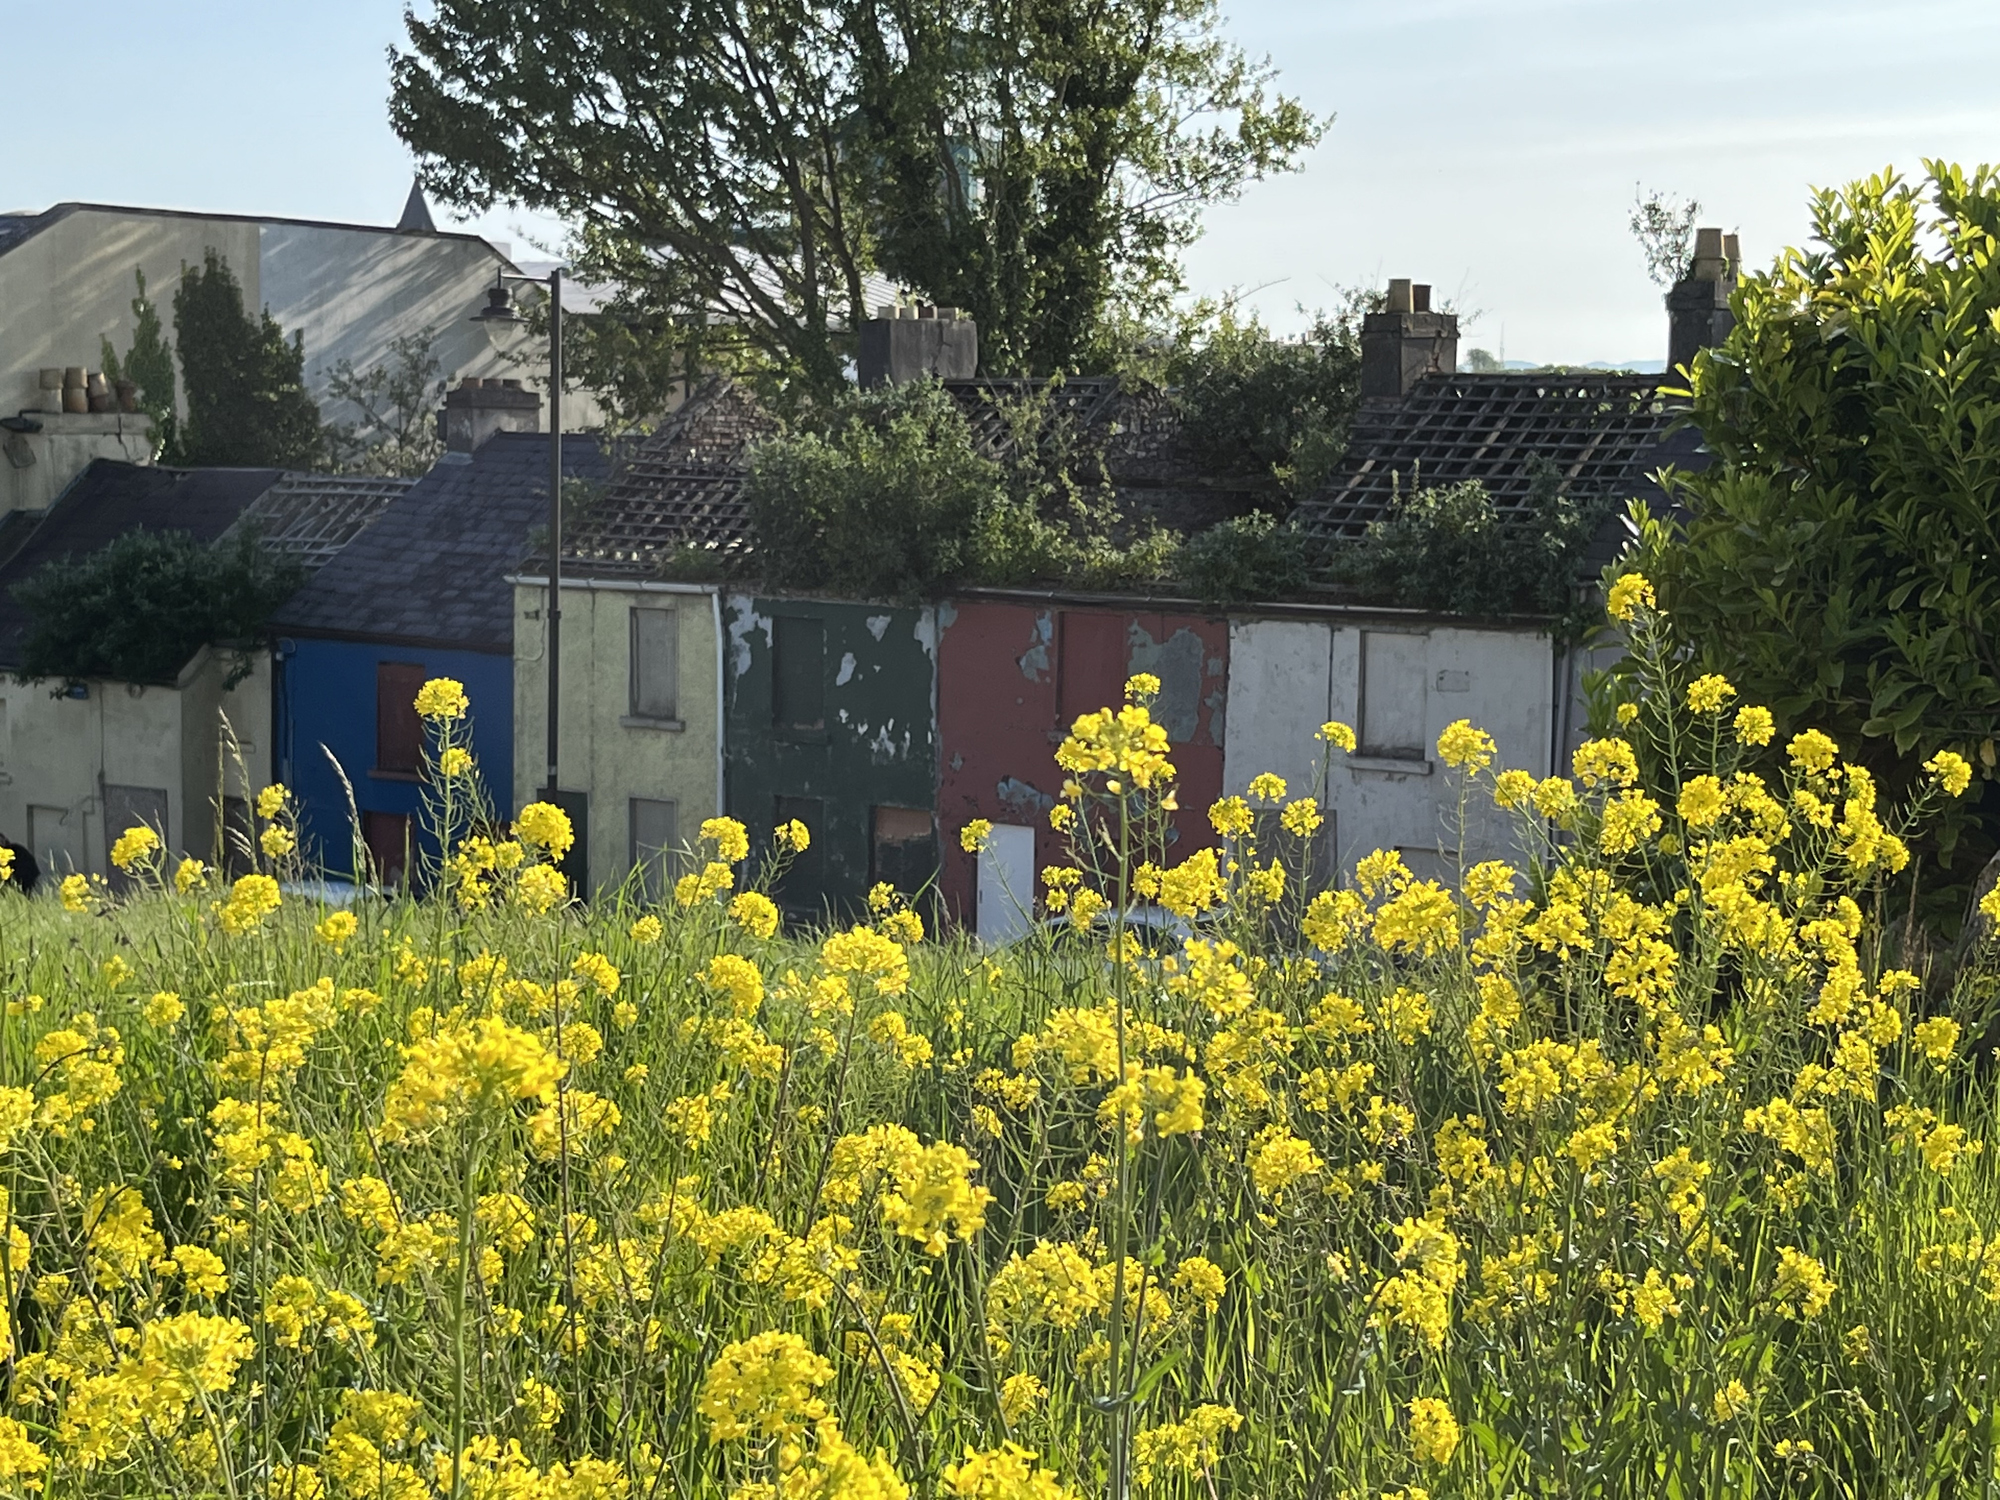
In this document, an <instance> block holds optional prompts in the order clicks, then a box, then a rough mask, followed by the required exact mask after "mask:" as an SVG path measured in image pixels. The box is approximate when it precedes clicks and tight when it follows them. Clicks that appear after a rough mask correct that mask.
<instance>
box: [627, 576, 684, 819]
mask: <svg viewBox="0 0 2000 1500" xmlns="http://www.w3.org/2000/svg"><path fill="white" fill-rule="evenodd" d="M679 685H680V630H679V616H678V614H677V613H676V612H675V611H674V610H673V609H671V608H669V609H654V608H650V607H648V608H644V609H634V610H633V611H632V689H631V704H630V707H629V708H628V709H627V712H628V713H630V714H631V716H632V717H633V718H635V719H677V718H679V717H680V714H679V712H678V710H679V707H680V697H679V693H678V691H677V689H678V688H679ZM668 805H669V806H672V804H671V803H669V804H668Z"/></svg>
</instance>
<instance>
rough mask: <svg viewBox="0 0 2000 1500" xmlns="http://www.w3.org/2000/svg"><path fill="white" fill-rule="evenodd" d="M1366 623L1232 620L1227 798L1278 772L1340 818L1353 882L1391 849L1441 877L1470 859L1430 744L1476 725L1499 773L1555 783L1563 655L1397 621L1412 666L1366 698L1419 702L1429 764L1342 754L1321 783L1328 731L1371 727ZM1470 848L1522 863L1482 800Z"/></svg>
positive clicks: (1490, 635) (1453, 787)
mask: <svg viewBox="0 0 2000 1500" xmlns="http://www.w3.org/2000/svg"><path fill="white" fill-rule="evenodd" d="M1368 628H1371V627H1369V626H1368V625H1366V624H1364V623H1361V622H1352V623H1350V622H1349V621H1346V620H1342V621H1338V622H1332V621H1324V622H1323V621H1318V620H1236V621H1233V622H1232V623H1231V625H1230V632H1229V713H1228V719H1227V725H1226V734H1225V742H1224V746H1223V783H1224V789H1225V791H1228V792H1235V793H1240V792H1243V791H1245V790H1246V789H1247V788H1248V786H1249V784H1250V781H1251V780H1252V778H1254V777H1255V776H1257V775H1258V774H1259V773H1261V772H1264V771H1275V772H1276V773H1277V774H1278V775H1280V776H1283V777H1284V778H1285V781H1286V784H1287V786H1288V788H1289V789H1290V791H1291V794H1292V795H1294V796H1297V795H1301V794H1307V793H1309V794H1311V795H1315V796H1317V797H1319V798H1320V800H1321V803H1322V804H1323V805H1324V806H1326V807H1327V808H1328V809H1329V810H1330V811H1331V812H1332V814H1333V817H1334V839H1335V851H1334V858H1335V862H1336V865H1337V867H1338V868H1339V870H1340V871H1341V873H1342V876H1343V877H1345V876H1346V875H1347V874H1349V873H1351V872H1352V870H1353V868H1354V865H1355V862H1356V861H1357V860H1359V859H1361V858H1362V857H1364V856H1365V855H1367V854H1369V853H1371V852H1372V851H1374V850H1376V849H1389V848H1393V849H1399V850H1401V851H1403V855H1404V858H1405V860H1406V861H1407V862H1408V863H1409V864H1410V866H1411V867H1412V868H1413V869H1417V870H1418V871H1419V872H1420V873H1423V874H1426V875H1438V876H1440V877H1441V876H1442V875H1444V874H1445V873H1447V872H1448V871H1450V870H1455V869H1456V868H1457V866H1458V864H1459V861H1460V858H1461V851H1460V848H1459V845H1460V843H1461V835H1460V832H1459V808H1458V782H1457V779H1456V778H1455V777H1454V776H1453V775H1451V774H1450V773H1449V772H1448V771H1447V770H1446V768H1445V766H1444V765H1443V764H1442V763H1441V762H1439V761H1437V760H1436V759H1435V752H1434V750H1432V749H1430V748H1429V747H1432V746H1434V745H1435V743H1436V741H1437V737H1438V735H1439V734H1440V733H1441V732H1442V731H1443V729H1444V727H1445V726H1446V725H1447V724H1449V723H1451V722H1452V721H1454V720H1456V719H1469V720H1471V721H1472V723H1473V724H1475V725H1477V726H1478V727H1479V728H1481V729H1484V730H1486V731H1487V732H1488V733H1489V734H1491V735H1492V736H1493V738H1494V741H1495V743H1496V744H1497V745H1498V747H1499V757H1498V760H1497V762H1496V765H1497V766H1501V767H1505V766H1518V767H1520V768H1521V769H1523V770H1526V771H1530V772H1533V773H1534V774H1535V775H1536V776H1538V777H1539V776H1546V775H1547V774H1549V769H1550V767H1549V754H1550V747H1551V743H1552V736H1553V735H1554V733H1555V712H1556V694H1555V658H1554V654H1553V647H1552V645H1551V642H1550V639H1549V637H1548V636H1547V635H1546V634H1544V633H1542V632H1538V631H1530V630H1520V629H1516V630H1507V629H1490V628H1489V629H1482V628H1476V627H1468V626H1462V625H1445V624H1437V623H1432V624H1423V623H1402V622H1395V623H1390V622H1386V621H1385V622H1384V623H1383V624H1382V625H1381V626H1380V627H1379V628H1381V629H1383V630H1385V631H1395V632H1398V633H1402V634H1406V635H1407V636H1408V637H1409V639H1408V640H1407V641H1406V642H1401V643H1398V644H1400V645H1402V646H1404V647H1405V649H1404V650H1403V652H1402V653H1401V655H1402V656H1403V657H1404V659H1405V661H1406V662H1407V663H1408V666H1407V668H1406V670H1405V672H1404V673H1403V674H1402V676H1401V679H1400V680H1398V681H1394V682H1371V683H1369V684H1368V691H1369V692H1371V693H1381V692H1394V693H1396V694H1398V695H1399V702H1400V703H1401V704H1402V705H1403V706H1405V707H1408V706H1411V704H1410V700H1411V699H1413V698H1414V699H1415V700H1417V701H1418V702H1419V703H1420V704H1421V721H1422V724H1423V730H1424V733H1423V742H1424V745H1425V747H1426V755H1425V758H1423V759H1402V758H1385V757H1373V756H1368V755H1365V754H1360V755H1354V756H1348V755H1342V754H1339V753H1335V754H1334V756H1333V757H1332V762H1331V769H1330V772H1329V774H1328V775H1327V777H1326V779H1325V781H1324V782H1323V783H1322V781H1321V778H1320V770H1319V765H1320V757H1321V754H1322V750H1323V747H1322V746H1321V744H1320V743H1319V741H1318V740H1317V739H1316V738H1315V735H1316V732H1317V731H1318V729H1319V726H1320V725H1321V724H1322V723H1324V722H1326V721H1327V720H1328V719H1338V720H1340V721H1341V722H1343V723H1346V724H1348V725H1351V726H1352V727H1353V728H1354V729H1355V731H1356V732H1357V733H1360V732H1362V728H1363V723H1362V719H1363V705H1362V702H1361V698H1362V690H1363V672H1362V654H1363V640H1362V636H1363V631H1364V630H1365V629H1368ZM1419 664H1420V665H1419ZM1363 748H1364V749H1366V748H1367V747H1366V746H1364V747H1363ZM1463 843H1464V850H1463V859H1464V861H1465V862H1466V863H1467V864H1470V863H1474V862H1476V861H1478V860H1481V859H1488V858H1509V857H1518V851H1516V850H1515V849H1514V847H1513V840H1512V837H1511V835H1510V831H1509V828H1508V825H1507V824H1506V822H1505V820H1503V819H1502V818H1500V817H1499V816H1498V815H1497V814H1496V813H1495V812H1494V810H1493V808H1492V805H1491V802H1490V800H1489V799H1488V798H1486V797H1484V796H1479V797H1475V798H1473V799H1471V801H1470V803H1469V806H1468V816H1467V820H1466V824H1465V831H1464V836H1463Z"/></svg>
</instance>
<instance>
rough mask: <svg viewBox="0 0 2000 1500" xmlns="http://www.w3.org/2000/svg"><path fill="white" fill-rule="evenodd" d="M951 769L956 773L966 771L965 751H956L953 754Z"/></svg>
mask: <svg viewBox="0 0 2000 1500" xmlns="http://www.w3.org/2000/svg"><path fill="white" fill-rule="evenodd" d="M951 768H952V769H953V770H954V771H963V770H964V769H965V753H964V752H963V751H961V750H954V751H952V752H951Z"/></svg>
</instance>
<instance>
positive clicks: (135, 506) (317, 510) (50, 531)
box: [0, 458, 413, 666]
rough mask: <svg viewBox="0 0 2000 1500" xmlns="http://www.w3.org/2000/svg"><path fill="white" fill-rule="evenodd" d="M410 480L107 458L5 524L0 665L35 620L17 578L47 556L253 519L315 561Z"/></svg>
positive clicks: (0, 560)
mask: <svg viewBox="0 0 2000 1500" xmlns="http://www.w3.org/2000/svg"><path fill="white" fill-rule="evenodd" d="M412 483H413V481H411V480H408V479H394V478H384V477H381V476H377V475H360V474H294V473H287V472H286V471H285V470H283V469H169V468H162V467H159V466H156V465H153V464H130V463H122V462H120V461H118V460H116V459H109V458H100V459H97V460H96V461H94V462H93V463H91V464H90V465H89V466H88V467H87V468H85V469H84V470H83V472H82V473H81V474H79V475H77V477H76V478H75V479H73V480H71V481H70V483H69V484H68V485H67V486H66V487H65V488H64V490H63V492H62V494H61V495H59V496H58V497H57V498H56V502H55V503H54V504H53V505H51V506H50V507H49V508H48V510H47V511H46V512H43V513H39V514H38V513H36V512H32V511H17V512H15V513H13V514H11V515H9V516H8V517H7V524H6V526H5V527H4V528H0V664H5V665H10V666H11V665H13V664H14V663H15V662H17V661H18V660H19V659H20V658H19V648H20V644H21V641H22V639H23V637H24V636H25V635H26V632H27V628H28V617H27V613H26V611H24V610H23V609H21V608H20V606H18V605H17V604H15V603H14V599H13V587H14V585H15V584H17V583H19V582H20V581H21V580H22V579H24V578H26V577H27V576H28V575H29V574H31V573H33V572H34V571H35V570H36V569H38V568H40V567H41V566H42V565H43V564H44V563H47V562H51V561H53V560H54V559H56V558H59V557H70V556H75V557H82V556H86V555H88V554H90V553H92V552H95V551H97V550H98V549H99V548H101V547H103V546H104V545H105V544H106V543H108V542H111V541H113V540H115V539H116V538H118V537H120V536H123V535H124V534H125V533H126V532H128V531H184V532H186V533H187V534H188V535H189V536H191V537H193V538H194V539H195V540H196V541H197V542H215V541H220V540H223V539H225V538H227V537H229V536H232V535H234V534H235V533H236V532H237V531H239V530H241V529H242V528H245V527H255V528H256V531H257V537H258V541H259V542H260V543H261V544H262V545H263V547H264V548H265V550H267V551H269V552H273V553H277V554H279V555H282V556H287V557H291V558H293V559H295V560H296V561H298V562H299V563H301V564H303V565H304V566H305V567H306V568H308V569H312V568H316V567H319V566H321V565H322V564H323V563H325V562H326V561H327V560H328V559H329V558H331V557H332V556H333V555H334V554H335V553H336V552H338V551H339V550H340V548H341V547H343V546H345V545H346V544H347V543H348V542H350V541H352V540H353V539H354V538H355V537H356V536H358V535H360V534H361V532H362V531H363V530H364V529H365V528H366V527H367V526H368V524H369V523H370V522H371V521H373V520H374V519H375V518H376V516H378V515H380V514H381V512H382V510H383V508H384V507H385V506H387V505H388V503H389V502H390V501H391V500H393V499H394V498H395V497H396V496H397V495H400V494H401V493H402V492H403V491H404V490H406V489H408V488H409V487H410V485H411V484H412Z"/></svg>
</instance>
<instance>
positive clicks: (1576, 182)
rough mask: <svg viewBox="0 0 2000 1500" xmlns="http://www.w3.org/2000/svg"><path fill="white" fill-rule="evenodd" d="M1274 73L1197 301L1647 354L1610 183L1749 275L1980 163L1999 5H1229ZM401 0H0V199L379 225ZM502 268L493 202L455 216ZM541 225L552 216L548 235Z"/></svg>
mask: <svg viewBox="0 0 2000 1500" xmlns="http://www.w3.org/2000/svg"><path fill="white" fill-rule="evenodd" d="M1224 8H1225V11H1226V12H1227V14H1228V17H1229V27H1230V30H1231V31H1232V32H1233V34H1234V35H1235V36H1236V37H1237V38H1238V39H1239V40H1241V41H1242V42H1243V43H1244V45H1246V46H1247V47H1249V48H1250V49H1251V50H1252V51H1255V52H1268V53H1270V54H1271V55H1272V56H1273V58H1274V60H1275V61H1276V62H1277V64H1278V66H1279V67H1280V69H1281V70H1282V73H1283V83H1284V86H1285V87H1286V88H1287V89H1289V90H1290V91H1292V92H1294V93H1296V94H1298V95H1300V96H1301V97H1303V98H1304V99H1305V100H1306V101H1307V103H1308V104H1310V105H1311V106H1313V107H1314V108H1317V109H1320V110H1332V111H1335V112H1337V114H1338V117H1339V118H1338V119H1337V121H1336V123H1335V124H1334V126H1333V129H1332V130H1331V131H1330V132H1329V133H1328V135H1327V139H1326V141H1325V143H1324V144H1323V145H1322V146H1321V147H1320V148H1319V150H1318V151H1316V152H1315V153H1314V154H1313V156H1312V158H1311V160H1310V161H1309V162H1308V163H1307V164H1306V169H1305V170H1304V171H1303V172H1300V173H1297V174H1295V175H1292V176H1289V177H1286V178H1282V179H1279V180H1277V181H1274V182H1271V183H1266V184H1263V185H1260V186H1258V187H1255V188H1253V189H1252V190H1251V191H1250V192H1249V193H1247V194H1246V195H1245V197H1244V200H1243V201H1242V202H1241V203H1240V204H1237V205H1235V206H1233V207H1229V208H1223V209H1219V210H1217V211H1216V212H1215V213H1214V214H1212V215H1211V218H1210V228H1209V234H1208V237H1207V239H1206V240H1204V241H1203V242H1202V244H1200V245H1199V246H1198V247H1197V248H1196V249H1195V251H1194V253H1193V255H1192V256H1191V257H1190V259H1189V273H1190V280H1191V282H1192V283H1193V286H1194V289H1195V290H1196V291H1199V292H1205V293H1215V292H1222V291H1225V290H1228V289H1230V288H1241V289H1246V290H1247V289H1258V288H1261V290H1258V291H1256V294H1255V298H1254V300H1255V302H1256V305H1257V306H1259V307H1260V308H1261V309H1263V311H1264V312H1265V314H1266V316H1267V317H1268V318H1270V320H1271V321H1272V322H1274V323H1275V324H1278V325H1280V326H1285V327H1291V326H1295V325H1296V322H1297V319H1296V316H1295V314H1294V312H1293V309H1294V307H1295V306H1296V305H1297V304H1300V303H1304V304H1306V305H1307V306H1311V305H1314V304H1316V303H1320V302H1325V301H1328V300H1330V298H1331V296H1332V288H1333V287H1334V286H1335V285H1339V284H1350V283H1356V282H1374V281H1376V280H1379V279H1380V278H1384V277H1388V276H1411V277H1414V278H1415V279H1417V280H1419V281H1430V282H1432V283H1434V284H1435V285H1436V286H1438V287H1439V288H1440V291H1441V293H1442V294H1443V295H1446V296H1451V297H1455V298H1456V300H1457V301H1458V302H1459V303H1460V304H1461V305H1462V306H1465V307H1468V308H1475V309H1479V310H1481V311H1482V316H1481V317H1480V319H1479V321H1478V323H1477V325H1476V326H1475V327H1473V328H1472V329H1470V330H1469V331H1468V338H1467V342H1468V343H1469V344H1480V345H1484V346H1485V347H1488V348H1494V347H1497V346H1498V344H1499V342H1500V340H1501V337H1502V333H1503V330H1504V335H1505V340H1506V348H1507V354H1508V356H1509V358H1526V359H1535V360H1564V361H1575V362H1585V361H1590V360H1624V359H1642V358H1658V357H1660V356H1661V355H1663V354H1664V346H1665V338H1666V335H1665V325H1664V315H1663V314H1662V313H1661V312H1660V310H1659V300H1658V293H1657V291H1656V290H1655V289H1654V288H1653V287H1652V286H1651V284H1650V283H1649V282H1648V281H1647V280H1646V278H1645V274H1644V270H1643V267H1642V265H1641V263H1640V260H1639V257H1638V253H1637V251H1636V249H1635V248H1634V247H1633V245H1632V242H1631V240H1630V238H1629V236H1628V235H1627V233H1626V230H1625V218H1626V214H1627V212H1628V210H1629V208H1630V205H1631V201H1632V196H1633V187H1634V184H1635V183H1640V182H1643V183H1645V184H1646V185H1647V186H1649V187H1659V188H1664V189H1667V190H1670V191H1673V192H1677V193H1681V194H1684V195H1691V196H1693V197H1696V198H1698V199H1700V200H1701V201H1702V202H1703V203H1704V204H1705V205H1706V206H1707V208H1708V212H1707V213H1706V214H1704V216H1703V218H1704V222H1711V223H1719V224H1722V225H1724V226H1725V227H1728V228H1733V229H1736V230H1739V231H1740V232H1741V234H1742V235H1743V246H1744V251H1745V254H1746V255H1747V256H1748V257H1750V258H1751V259H1753V260H1759V261H1762V260H1768V259H1769V257H1770V256H1771V255H1772V254H1773V253H1775V252H1776V250H1777V249H1778V248H1779V247H1780V246H1781V245H1783V244H1784V243H1786V242H1787V241H1795V240H1797V239H1798V238H1800V237H1801V236H1802V235H1803V233H1804V230H1805V202H1806V193H1807V188H1808V186H1809V185H1811V184H1825V183H1834V182H1839V181H1844V180H1846V179H1848V178H1851V177H1854V176H1857V175H1862V174H1866V173H1869V172H1872V171H1876V170H1879V169H1880V168H1881V167H1883V166H1885V165H1888V164H1890V163H1894V164H1895V165H1897V166H1899V167H1901V168H1904V169H1905V170H1908V171H1914V170H1916V169H1918V167H1919V163H1920V159H1921V158H1922V157H1925V156H1943V157H1946V158H1949V159H1953V160H1958V161H1961V162H1964V163H1966V164H1968V165H1970V164H1971V163H1973V162H1976V161H1980V160H1993V159H2000V3H1996V0H1894V3H1890V0H1736V3H1732V4H1723V5H1679V4H1664V3H1658V0H1648V3H1637V0H1367V3H1362V0H1224ZM400 16H401V5H400V3H399V0H318V3H305V0H255V3H246V0H180V3H178V4H175V5H173V6H171V7H169V6H164V5H160V4H158V3H157V0H153V3H149V4H143V5H141V4H135V3H130V0H97V3H95V4H93V5H91V6H89V7H87V8H84V9H79V8H77V7H75V6H65V5H60V4H52V3H47V0H0V35H4V36H5V37H6V42H7V50H8V52H9V54H10V59H9V63H10V65H9V68H8V81H7V93H8V95H9V105H10V107H9V109H8V117H9V119H10V120H12V121H13V122H14V132H15V133H14V138H13V142H12V145H13V150H11V151H10V152H9V153H8V162H7V166H6V169H5V172H4V174H0V181H4V183H5V186H4V187H0V197H4V198H5V199H6V201H5V202H3V203H0V209H14V208H36V209H39V208H43V207H46V206H47V205H48V204H50V203H54V202H59V201H61V200H64V199H84V200H95V201H102V202H113V203H139V204H150V205H156V206H163V207H172V208H190V209H212V210H226V211H232V212H241V213H261V214H278V215H290V216H297V217H305V218H323V219H337V220H349V221H356V222H364V223H365V222H381V223H388V222H393V221H394V219H395V216H396V214H397V212H398V211H399V210H400V208H401V206H402V201H403V195H404V193H405V192H406V191H407V190H408V186H409V176H410V163H409V159H408V157H407V155H406V154H405V152H404V151H403V148H402V145H401V143H400V142H398V141H397V140H396V138H395V136H394V135H393V134H391V133H390V130H389V128H388V124H387V121H386V117H385V111H384V103H383V101H384V96H385V95H386V92H387V67H386V63H385V61H384V50H385V48H387V47H388V46H389V45H390V44H391V43H392V42H395V41H397V40H398V39H399V38H400V36H401V27H400ZM477 227H479V228H480V229H481V230H482V231H483V232H486V233H488V234H490V235H491V236H493V237H494V238H498V239H509V240H513V241H515V242H516V246H517V250H524V249H525V245H524V244H523V243H522V242H523V241H524V240H525V239H526V238H527V236H528V233H530V232H532V231H533V227H534V226H532V225H530V224H529V223H527V222H526V221H525V220H524V219H523V217H522V216H521V215H519V214H516V213H510V212H509V211H507V210H504V209H503V210H500V211H498V212H496V213H493V214H490V215H488V216H487V217H486V218H485V219H484V220H482V221H481V222H480V224H479V225H478V226H477ZM542 232H543V233H546V227H544V228H543V231H542Z"/></svg>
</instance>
